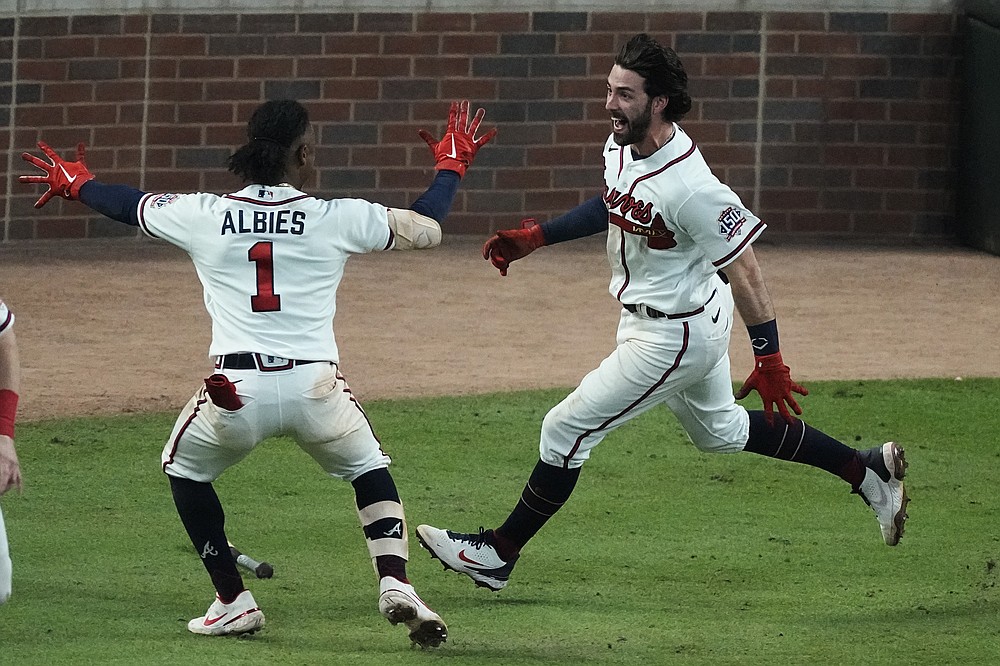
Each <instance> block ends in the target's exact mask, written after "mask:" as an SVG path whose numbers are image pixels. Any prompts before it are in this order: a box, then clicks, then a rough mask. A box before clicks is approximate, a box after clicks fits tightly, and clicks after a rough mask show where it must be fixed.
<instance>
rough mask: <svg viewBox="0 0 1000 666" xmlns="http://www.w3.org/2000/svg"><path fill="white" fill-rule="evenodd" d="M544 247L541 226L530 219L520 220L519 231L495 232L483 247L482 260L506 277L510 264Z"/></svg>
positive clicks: (505, 230)
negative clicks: (485, 260)
mask: <svg viewBox="0 0 1000 666" xmlns="http://www.w3.org/2000/svg"><path fill="white" fill-rule="evenodd" d="M543 245H545V234H543V233H542V227H541V225H538V224H535V219H534V218H532V217H529V218H526V219H523V220H521V228H520V229H509V230H507V229H504V230H501V231H498V232H496V234H495V235H494V236H493V237H492V238H490V239H489V240H488V241H486V243H485V244H484V245H483V259H487V260H488V261H489V262H490V263H491V264H493V265H494V266H495V267H496V268H497V269H498V270H499V271H500V275H507V268H508V267H509V266H510V262H512V261H516V260H518V259H521V258H522V257H526V256H528V255H529V254H531V253H532V252H534V251H535V250H537V249H538V248H540V247H541V246H543Z"/></svg>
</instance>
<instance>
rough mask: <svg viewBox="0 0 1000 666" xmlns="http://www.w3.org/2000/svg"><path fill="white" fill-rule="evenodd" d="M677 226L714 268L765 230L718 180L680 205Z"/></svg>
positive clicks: (755, 217)
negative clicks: (689, 237) (685, 233)
mask: <svg viewBox="0 0 1000 666" xmlns="http://www.w3.org/2000/svg"><path fill="white" fill-rule="evenodd" d="M677 224H678V225H679V226H680V227H681V228H682V229H683V230H684V231H686V232H687V234H688V235H689V236H691V238H692V239H693V240H694V242H695V244H697V246H698V247H699V248H701V251H702V252H703V253H704V254H705V257H706V258H707V259H708V260H709V261H710V262H711V263H712V265H713V266H714V267H715V268H722V267H724V266H726V265H727V264H729V263H731V262H732V261H733V260H734V259H736V257H738V256H740V254H742V252H743V250H745V249H746V248H747V247H748V246H749V245H750V244H751V243H753V242H754V241H755V240H756V239H757V237H758V236H760V234H761V233H762V232H763V231H764V229H766V228H767V225H766V224H764V223H763V222H761V220H760V219H759V218H758V217H757V216H756V215H754V214H753V213H751V212H750V211H748V210H747V209H746V208H745V207H744V206H743V202H742V201H740V198H739V197H738V196H737V195H736V193H735V192H733V191H732V190H731V189H730V188H729V187H728V186H726V185H725V184H723V183H721V182H719V181H716V182H714V183H710V184H708V185H706V186H704V187H702V188H701V189H699V190H697V191H695V192H693V193H692V194H691V196H690V197H688V199H687V201H685V202H684V203H683V204H681V207H680V208H679V209H678V211H677Z"/></svg>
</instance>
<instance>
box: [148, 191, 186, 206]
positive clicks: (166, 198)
mask: <svg viewBox="0 0 1000 666" xmlns="http://www.w3.org/2000/svg"><path fill="white" fill-rule="evenodd" d="M179 198H180V195H179V194H161V195H159V196H157V197H156V198H155V199H153V203H151V204H150V208H163V207H164V206H169V205H170V204H172V203H173V202H175V201H177V200H178V199H179Z"/></svg>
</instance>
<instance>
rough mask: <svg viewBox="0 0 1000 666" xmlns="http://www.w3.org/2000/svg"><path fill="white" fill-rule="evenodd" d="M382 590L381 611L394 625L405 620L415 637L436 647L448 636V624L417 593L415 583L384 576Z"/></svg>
mask: <svg viewBox="0 0 1000 666" xmlns="http://www.w3.org/2000/svg"><path fill="white" fill-rule="evenodd" d="M378 592H379V594H378V611H379V613H381V614H382V617H384V618H385V619H387V620H389V622H390V623H392V624H394V625H395V624H399V623H400V622H402V623H403V624H405V625H406V628H407V629H409V630H410V640H411V641H413V642H414V643H416V644H417V645H419V646H420V647H422V648H433V647H438V646H439V645H441V643H444V642H445V641H446V640H448V626H447V625H446V624H445V623H444V620H442V619H441V616H440V615H438V614H437V613H435V612H434V611H432V610H431V609H430V607H428V606H427V604H425V603H424V602H423V600H422V599H421V598H420V597H418V596H417V593H416V591H415V590H414V589H413V586H412V585H410V584H409V583H404V582H402V581H401V580H398V579H396V578H393V577H392V576H384V577H383V578H382V579H381V580H380V581H379V582H378Z"/></svg>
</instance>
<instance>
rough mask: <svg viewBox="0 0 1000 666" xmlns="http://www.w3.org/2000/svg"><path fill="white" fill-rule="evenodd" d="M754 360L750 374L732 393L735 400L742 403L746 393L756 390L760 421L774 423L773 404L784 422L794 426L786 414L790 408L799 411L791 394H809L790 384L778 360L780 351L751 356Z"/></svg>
mask: <svg viewBox="0 0 1000 666" xmlns="http://www.w3.org/2000/svg"><path fill="white" fill-rule="evenodd" d="M754 361H755V366H754V369H753V372H751V373H750V376H749V377H747V380H746V381H745V382H743V386H741V387H740V390H739V391H737V392H736V399H737V400H742V399H743V398H745V397H747V396H748V395H750V391H752V390H753V389H756V390H757V393H759V394H760V399H761V401H762V402H763V403H764V418H766V419H767V422H768V423H772V422H773V420H774V411H773V406H774V405H777V406H778V413H779V414H781V417H782V418H783V419H785V422H786V423H794V422H795V417H794V416H792V415H791V413H790V412H789V411H788V407H791V408H792V409H793V410H794V411H795V413H796V414H801V413H802V408H801V407H799V403H797V402H795V398H794V397H792V391H794V392H796V393H798V394H799V395H809V391H807V390H806V389H805V387H803V386H799V385H798V384H796V383H795V382H793V381H792V375H791V372H790V371H789V369H788V366H787V365H785V363H784V361H782V360H781V352H775V353H773V354H767V355H765V356H755V357H754ZM785 403H788V406H786V405H785Z"/></svg>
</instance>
